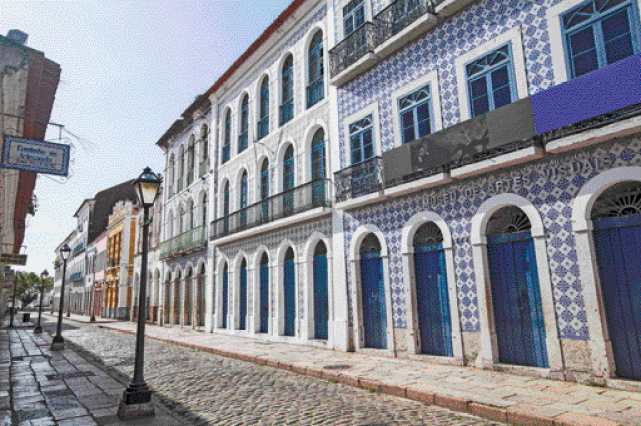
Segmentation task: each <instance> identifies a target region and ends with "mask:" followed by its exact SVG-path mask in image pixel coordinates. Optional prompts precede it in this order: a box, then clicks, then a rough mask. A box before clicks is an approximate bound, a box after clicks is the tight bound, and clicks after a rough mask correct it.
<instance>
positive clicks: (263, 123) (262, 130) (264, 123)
mask: <svg viewBox="0 0 641 426" xmlns="http://www.w3.org/2000/svg"><path fill="white" fill-rule="evenodd" d="M268 133H269V115H268V116H266V117H263V118H261V119H260V121H259V122H258V139H262V138H264V137H265V136H267V134H268Z"/></svg>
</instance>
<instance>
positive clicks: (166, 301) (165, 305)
mask: <svg viewBox="0 0 641 426" xmlns="http://www.w3.org/2000/svg"><path fill="white" fill-rule="evenodd" d="M164 293H165V297H164V303H163V310H164V315H163V317H164V323H165V324H169V321H170V314H169V312H170V310H171V275H169V276H168V277H167V281H165V291H164Z"/></svg>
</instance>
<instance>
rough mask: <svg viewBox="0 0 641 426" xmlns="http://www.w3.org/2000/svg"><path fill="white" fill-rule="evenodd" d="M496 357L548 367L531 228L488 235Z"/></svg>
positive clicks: (503, 360)
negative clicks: (496, 345) (496, 342)
mask: <svg viewBox="0 0 641 426" xmlns="http://www.w3.org/2000/svg"><path fill="white" fill-rule="evenodd" d="M487 242H488V245H487V254H488V262H489V269H490V281H491V285H492V302H493V306H494V322H495V327H496V335H497V340H498V348H499V360H500V361H501V362H504V363H508V364H517V365H529V366H534V367H548V359H547V349H546V344H545V323H544V321H543V309H542V308H541V293H540V290H539V279H538V273H537V267H536V257H535V255H534V243H533V241H532V236H531V234H530V231H523V232H514V233H511V234H501V235H493V236H488V238H487Z"/></svg>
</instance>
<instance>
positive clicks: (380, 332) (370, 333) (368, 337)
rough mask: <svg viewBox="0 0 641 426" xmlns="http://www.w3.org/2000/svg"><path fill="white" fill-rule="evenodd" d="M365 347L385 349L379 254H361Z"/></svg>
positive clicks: (384, 323) (383, 293)
mask: <svg viewBox="0 0 641 426" xmlns="http://www.w3.org/2000/svg"><path fill="white" fill-rule="evenodd" d="M361 283H362V289H363V294H362V301H363V328H364V332H365V347H368V348H378V349H385V348H387V314H386V312H385V289H384V287H383V260H382V259H381V255H380V253H367V254H361Z"/></svg>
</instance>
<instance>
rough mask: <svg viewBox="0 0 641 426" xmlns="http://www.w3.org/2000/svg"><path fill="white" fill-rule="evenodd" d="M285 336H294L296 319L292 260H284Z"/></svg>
mask: <svg viewBox="0 0 641 426" xmlns="http://www.w3.org/2000/svg"><path fill="white" fill-rule="evenodd" d="M284 281H285V282H284V287H285V298H284V299H285V309H284V311H285V336H294V334H295V326H294V324H295V319H296V285H295V277H294V261H293V260H286V261H285V280H284Z"/></svg>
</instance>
